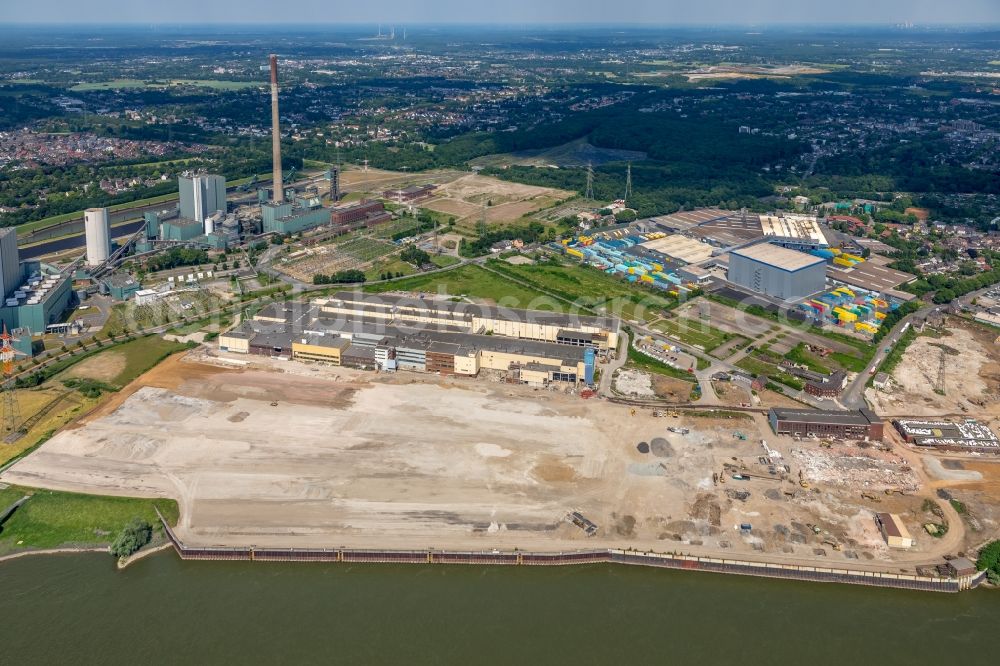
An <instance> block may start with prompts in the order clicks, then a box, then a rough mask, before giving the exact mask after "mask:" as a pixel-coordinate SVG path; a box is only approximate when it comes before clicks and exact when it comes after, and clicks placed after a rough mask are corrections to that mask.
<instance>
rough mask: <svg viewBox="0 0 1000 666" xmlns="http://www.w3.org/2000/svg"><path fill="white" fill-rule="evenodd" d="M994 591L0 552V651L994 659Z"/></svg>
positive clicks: (256, 656) (465, 659)
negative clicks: (128, 561) (119, 565)
mask: <svg viewBox="0 0 1000 666" xmlns="http://www.w3.org/2000/svg"><path fill="white" fill-rule="evenodd" d="M998 619H1000V593H998V592H993V591H986V590H977V591H973V592H967V593H964V594H957V595H952V594H940V593H921V592H909V591H897V590H881V589H872V588H864V587H856V586H843V585H829V584H827V585H824V584H817V583H801V582H793V581H777V580H764V579H755V578H747V577H740V576H726V575H719V574H710V573H697V572H681V571H668V570H659V569H644V568H638V567H625V566H612V565H605V564H602V565H589V566H581V567H565V568H564V567H558V568H541V567H538V568H529V567H518V568H487V567H472V566H468V567H467V566H443V565H437V566H391V565H337V564H275V563H253V562H234V563H222V562H184V561H181V560H180V559H179V558H177V557H176V556H175V555H174V554H173V553H172V552H167V553H161V554H158V555H155V556H153V557H150V558H147V559H145V560H142V561H140V562H138V563H136V564H134V565H132V566H130V567H129V568H128V569H127V570H125V571H123V572H119V571H116V570H115V568H114V565H113V562H112V560H111V558H110V557H108V556H107V555H99V554H82V555H65V556H63V555H58V556H37V557H27V558H22V559H19V560H13V561H9V562H4V563H0V622H2V625H0V664H3V665H6V664H19V665H20V664H132V665H135V664H205V663H223V662H227V663H237V664H305V663H318V664H334V663H337V664H339V663H347V664H403V663H405V664H452V663H467V664H563V663H571V664H602V665H603V664H622V663H629V662H631V663H648V664H666V663H670V664H728V663H739V664H741V665H754V664H784V663H792V662H799V663H806V664H810V666H813V665H816V664H839V665H840V666H845V665H846V666H855V665H857V664H869V663H880V664H902V663H910V664H925V663H938V664H963V665H968V664H987V663H990V664H996V663H997V662H996V661H993V659H994V658H995V657H991V655H990V653H991V651H992V650H993V649H994V647H995V646H994V644H995V642H996V637H997V630H998V626H1000V624H998Z"/></svg>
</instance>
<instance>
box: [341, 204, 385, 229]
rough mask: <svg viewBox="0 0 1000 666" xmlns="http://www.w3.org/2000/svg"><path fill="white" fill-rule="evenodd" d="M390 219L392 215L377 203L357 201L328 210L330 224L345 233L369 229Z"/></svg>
mask: <svg viewBox="0 0 1000 666" xmlns="http://www.w3.org/2000/svg"><path fill="white" fill-rule="evenodd" d="M391 219H392V215H391V214H389V212H388V211H386V210H385V206H383V205H382V203H381V202H379V201H359V202H357V203H353V204H346V205H344V206H335V207H333V208H332V209H330V224H331V225H333V227H334V228H335V229H337V230H339V231H342V232H345V233H346V232H348V231H354V230H355V229H361V228H371V227H374V226H375V225H377V224H381V223H383V222H388V221H389V220H391Z"/></svg>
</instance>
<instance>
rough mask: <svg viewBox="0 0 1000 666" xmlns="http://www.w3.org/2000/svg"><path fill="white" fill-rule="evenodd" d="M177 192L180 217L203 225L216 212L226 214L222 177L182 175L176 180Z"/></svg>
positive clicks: (213, 175) (224, 186)
mask: <svg viewBox="0 0 1000 666" xmlns="http://www.w3.org/2000/svg"><path fill="white" fill-rule="evenodd" d="M177 190H178V194H179V195H180V206H179V207H180V214H181V217H184V218H187V219H189V220H194V221H196V222H202V223H204V222H205V218H207V217H209V216H210V215H212V214H213V213H215V212H216V211H220V210H221V211H222V212H223V213H225V212H226V179H225V178H223V177H222V176H218V175H215V174H208V173H184V174H181V175H180V176H179V177H178V178H177ZM205 233H208V231H206V232H205Z"/></svg>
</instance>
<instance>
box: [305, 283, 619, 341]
mask: <svg viewBox="0 0 1000 666" xmlns="http://www.w3.org/2000/svg"><path fill="white" fill-rule="evenodd" d="M338 301H339V303H337V302H338ZM327 302H329V303H331V304H339V305H349V304H358V303H360V304H363V305H362V306H361V307H362V308H364V309H369V310H370V311H375V310H385V309H386V308H387V307H393V308H400V309H402V308H411V309H417V310H426V311H428V313H430V312H433V311H438V312H448V313H452V315H453V316H461V317H462V318H463V319H469V318H471V317H473V316H476V317H480V318H486V319H507V320H509V319H514V320H518V317H523V320H524V321H530V322H534V323H539V324H548V325H552V326H560V327H562V328H571V327H574V326H592V327H595V328H605V329H608V330H612V331H617V330H618V322H617V320H616V319H613V318H608V317H592V316H587V315H580V314H575V313H574V314H563V313H558V312H546V311H543V310H519V309H514V308H498V307H495V306H492V305H480V304H478V303H458V302H455V301H450V300H445V299H437V298H421V297H415V296H404V295H395V294H362V293H360V292H350V291H342V292H338V293H336V294H334V295H333V296H332V297H330V299H329V301H327ZM320 304H321V305H322V303H320Z"/></svg>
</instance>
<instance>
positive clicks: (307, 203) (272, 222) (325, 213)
mask: <svg viewBox="0 0 1000 666" xmlns="http://www.w3.org/2000/svg"><path fill="white" fill-rule="evenodd" d="M260 215H261V225H262V229H263V232H264V233H265V234H268V233H277V234H280V235H282V236H284V235H285V234H297V233H301V232H303V231H307V230H309V229H314V228H316V227H319V226H322V225H324V224H329V223H330V211H329V210H328V209H327V208H324V207H323V205H322V200H321V199H320V198H319V197H309V198H306V197H296V198H295V200H294V201H281V202H277V201H270V202H267V203H263V204H261V206H260Z"/></svg>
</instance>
